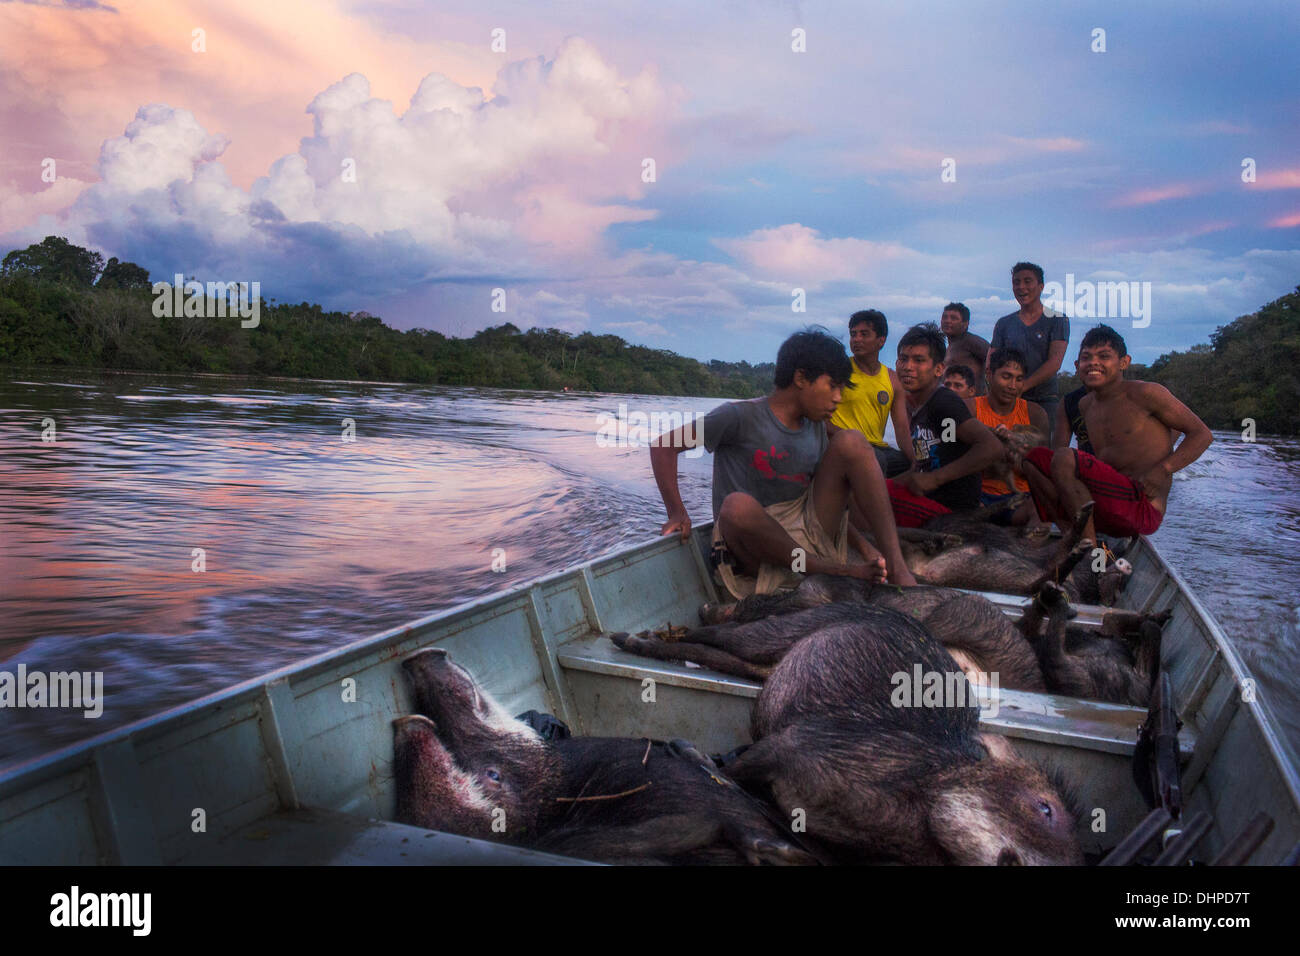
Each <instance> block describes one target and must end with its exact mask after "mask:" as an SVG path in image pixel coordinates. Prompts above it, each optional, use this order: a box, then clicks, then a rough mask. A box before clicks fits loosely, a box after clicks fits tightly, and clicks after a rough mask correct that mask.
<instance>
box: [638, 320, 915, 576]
mask: <svg viewBox="0 0 1300 956" xmlns="http://www.w3.org/2000/svg"><path fill="white" fill-rule="evenodd" d="M852 376H853V366H852V364H851V363H850V362H849V357H848V356H847V355H845V354H844V346H843V345H841V344H840V343H839V341H838V340H837V339H835V338H834V337H833V336H832V335H830V334H829V333H828V332H827V331H826V330H825V329H816V328H810V329H806V330H804V331H802V332H796V333H795V334H794V335H792V336H790V337H789V338H788V339H786V340H785V342H784V343H783V344H782V345H781V348H780V351H778V352H777V356H776V373H775V375H774V380H775V385H776V388H775V389H773V391H772V392H771V394H769V395H766V396H764V397H763V398H756V399H753V400H751V401H746V402H728V403H726V404H724V405H719V406H718V407H717V408H715V409H714V410H713V411H711V412H709V414H708V415H706V416H705V417H704V421H703V423H702V425H701V428H700V436H699V437H697V435H696V431H695V429H694V427H690V428H689V431H688V426H685V425H683V426H682V427H681V428H679V429H677V430H675V431H673V432H672V433H671V434H670V435H668V436H666V437H661V438H659V439H658V440H657V442H656V443H655V444H654V445H652V446H651V448H650V466H651V468H652V469H653V471H654V476H655V482H656V483H657V484H658V486H659V493H660V495H662V497H663V500H664V507H665V508H666V509H667V511H668V520H667V521H666V522H665V523H664V525H663V527H662V528H661V529H660V530H661V533H662V534H672V533H674V532H676V533H678V534H680V535H681V536H682V538H683V539H687V538H689V537H690V533H691V519H690V516H689V515H687V513H686V506H685V505H684V504H683V503H682V498H681V494H680V492H679V490H678V487H677V456H678V455H679V454H680V453H681V452H683V451H685V450H686V449H687V448H689V447H693V446H694V445H695V444H696V442H697V441H699V440H702V441H703V443H704V447H705V448H706V449H708V450H709V451H711V452H712V453H713V517H714V525H713V550H712V561H713V565H714V568H715V570H716V576H717V578H718V581H719V583H720V584H721V585H722V586H723V587H725V588H726V590H727V591H729V592H730V593H731V595H732V596H733V597H734V598H737V599H739V598H742V597H746V596H748V595H749V594H755V593H757V594H767V593H770V592H771V591H774V590H776V589H778V588H780V587H783V586H787V585H791V584H797V583H798V581H799V580H800V578H799V577H798V575H799V574H802V573H807V574H836V575H845V576H848V577H855V578H861V579H863V580H867V581H878V580H881V579H882V578H884V577H885V576H886V573H887V574H888V580H889V581H890V582H892V583H894V584H899V585H904V586H911V585H914V584H916V579H915V578H913V577H912V575H911V572H909V571H908V570H907V564H906V563H905V562H904V561H903V555H902V552H901V551H900V550H899V546H898V529H897V527H896V526H895V524H894V517H893V514H892V512H891V511H890V506H889V495H888V493H887V492H886V490H885V476H884V475H883V474H881V471H880V465H879V464H877V462H876V456H875V454H874V453H873V452H872V449H871V444H870V443H869V442H868V441H867V440H866V439H865V438H864V437H863V436H862V434H861V433H860V432H857V431H854V430H852V429H844V430H841V431H838V432H836V433H835V434H834V435H833V436H829V437H828V436H827V433H826V422H827V420H828V419H829V418H830V417H831V415H832V414H834V412H835V408H836V406H837V405H839V403H840V399H841V397H842V395H843V390H844V389H845V388H849V387H851V385H850V379H851V378H852ZM850 511H852V513H853V518H854V521H855V522H858V521H860V522H863V523H864V524H865V526H866V527H868V528H869V529H870V531H871V534H872V536H873V537H874V538H875V541H876V543H877V544H878V545H879V548H880V550H879V551H878V550H876V548H875V547H872V545H871V544H870V543H869V542H867V540H866V539H865V538H863V536H862V534H861V533H860V532H859V531H858V530H857V529H856V528H855V527H853V524H852V523H850ZM850 546H851V547H852V549H853V550H854V551H855V552H856V554H857V555H860V556H861V561H859V560H857V559H856V557H855V556H853V555H850V550H849V549H850ZM862 562H865V563H862Z"/></svg>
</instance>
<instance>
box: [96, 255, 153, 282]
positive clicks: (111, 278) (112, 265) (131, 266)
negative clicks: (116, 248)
mask: <svg viewBox="0 0 1300 956" xmlns="http://www.w3.org/2000/svg"><path fill="white" fill-rule="evenodd" d="M95 285H96V286H97V287H98V288H100V289H152V288H153V285H152V283H150V282H149V271H148V270H147V269H145V268H144V267H143V266H138V265H136V264H135V263H134V262H119V261H118V258H117V256H113V258H111V259H109V260H108V265H106V266H104V272H103V274H102V275H100V277H99V281H98V282H97V283H95Z"/></svg>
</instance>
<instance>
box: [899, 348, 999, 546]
mask: <svg viewBox="0 0 1300 956" xmlns="http://www.w3.org/2000/svg"><path fill="white" fill-rule="evenodd" d="M944 351H945V349H944V339H943V334H942V333H941V332H940V331H939V329H938V327H937V326H936V325H935V324H934V323H933V322H928V323H925V324H923V325H914V326H912V327H911V328H910V329H908V330H907V332H906V333H905V334H904V335H903V337H902V338H901V339H899V340H898V366H897V367H898V378H899V381H900V382H902V384H903V390H904V391H905V392H906V393H907V410H908V417H909V419H910V421H911V434H912V452H913V454H914V455H915V456H916V466H915V467H914V468H913V470H912V471H909V472H906V473H904V474H902V475H900V476H899V477H897V478H891V479H890V480H889V482H888V485H889V498H890V504H891V506H892V507H893V510H894V520H895V521H896V522H897V523H898V526H899V527H900V528H919V527H921V526H922V525H923V524H925V522H926V521H928V520H930V519H931V518H934V517H937V516H938V515H941V514H948V513H949V512H951V511H969V510H972V509H974V508H978V507H979V503H980V472H982V471H983V470H984V469H985V468H987V467H988V466H989V465H991V464H993V462H995V461H997V460H998V458H1000V457H1001V455H1002V443H1001V442H999V441H998V439H997V436H996V435H994V434H993V432H991V431H989V429H988V428H987V427H986V426H984V425H983V424H981V423H980V420H979V419H978V418H976V417H975V416H974V415H973V414H971V410H970V408H969V407H968V406H967V405H966V402H965V401H963V400H962V399H961V398H958V397H957V396H956V395H955V394H953V392H952V391H951V390H950V389H947V388H945V387H944V386H943V384H942V379H943V357H944Z"/></svg>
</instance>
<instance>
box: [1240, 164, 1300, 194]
mask: <svg viewBox="0 0 1300 956" xmlns="http://www.w3.org/2000/svg"><path fill="white" fill-rule="evenodd" d="M1250 186H1251V188H1252V189H1300V168H1297V169H1276V170H1274V169H1265V170H1263V171H1262V172H1260V173H1259V174H1258V175H1257V176H1256V177H1255V181H1254V182H1253V183H1251V184H1250Z"/></svg>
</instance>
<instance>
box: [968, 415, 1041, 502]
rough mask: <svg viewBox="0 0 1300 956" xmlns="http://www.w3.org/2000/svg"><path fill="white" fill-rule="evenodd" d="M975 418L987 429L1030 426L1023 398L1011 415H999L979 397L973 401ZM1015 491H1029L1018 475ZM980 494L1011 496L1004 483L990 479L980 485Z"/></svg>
mask: <svg viewBox="0 0 1300 956" xmlns="http://www.w3.org/2000/svg"><path fill="white" fill-rule="evenodd" d="M975 417H976V418H978V419H979V420H980V422H981V423H982V424H985V425H987V426H988V427H989V428H996V427H997V426H998V425H1006V426H1007V427H1008V428H1013V427H1015V426H1016V425H1029V424H1031V422H1030V421H1029V403H1028V402H1026V401H1025V400H1024V399H1023V398H1017V399H1016V405H1015V407H1014V408H1013V409H1011V414H1009V415H999V414H998V413H997V412H995V411H994V410H993V409H992V408H990V407H989V400H988V397H987V396H985V395H980V396H979V397H978V398H976V399H975ZM1016 490H1017V491H1028V490H1029V482H1027V481H1025V479H1023V478H1021V477H1020V476H1019V475H1016ZM980 493H981V494H986V495H1009V494H1011V489H1010V488H1008V487H1007V486H1006V483H1005V482H1002V481H996V480H994V479H992V478H987V477H986V478H985V479H984V480H983V482H982V483H981V484H980Z"/></svg>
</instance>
